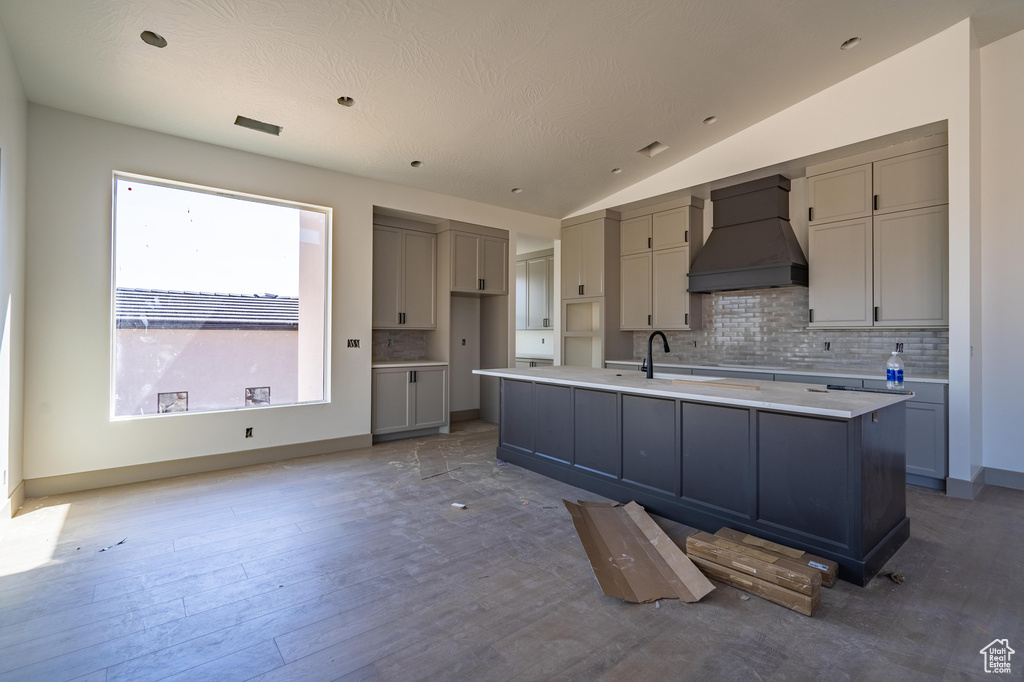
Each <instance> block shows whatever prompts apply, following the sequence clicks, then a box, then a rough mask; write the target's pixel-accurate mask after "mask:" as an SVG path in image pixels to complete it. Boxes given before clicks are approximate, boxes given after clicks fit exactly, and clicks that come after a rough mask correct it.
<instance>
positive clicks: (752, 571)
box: [686, 531, 821, 596]
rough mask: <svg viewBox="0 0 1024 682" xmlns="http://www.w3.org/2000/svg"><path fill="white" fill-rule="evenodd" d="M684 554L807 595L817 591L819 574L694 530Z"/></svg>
mask: <svg viewBox="0 0 1024 682" xmlns="http://www.w3.org/2000/svg"><path fill="white" fill-rule="evenodd" d="M686 555H687V556H688V557H690V558H691V559H692V558H694V557H700V558H701V559H704V560H705V561H710V562H712V563H716V564H718V565H720V566H726V567H729V568H734V569H736V570H738V571H740V572H742V573H746V574H748V575H752V576H755V577H757V578H760V579H761V580H764V581H765V582H769V583H774V584H776V585H781V586H782V587H785V588H787V589H790V590H793V591H795V592H799V593H800V594H806V595H808V596H810V595H812V594H814V592H815V591H816V590H818V589H819V588H821V573H820V572H819V571H818V570H817V569H814V568H811V567H810V566H808V565H807V564H806V563H804V562H801V561H799V560H797V559H790V558H788V557H779V556H776V555H774V554H769V553H768V552H765V551H763V550H761V549H758V548H757V547H753V546H751V545H744V544H743V543H741V542H735V541H733V540H729V539H728V538H723V537H719V536H717V535H711V534H710V533H702V532H700V531H698V532H696V533H694V534H693V535H691V536H690V537H688V538H686Z"/></svg>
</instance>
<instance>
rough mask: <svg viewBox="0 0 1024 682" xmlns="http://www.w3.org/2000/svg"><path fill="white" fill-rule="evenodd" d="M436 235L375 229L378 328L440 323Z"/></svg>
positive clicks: (424, 326) (375, 322) (375, 323)
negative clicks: (437, 292) (437, 294)
mask: <svg viewBox="0 0 1024 682" xmlns="http://www.w3.org/2000/svg"><path fill="white" fill-rule="evenodd" d="M436 243H437V237H436V235H433V234H430V233H427V232H418V231H415V230H403V229H398V228H392V227H385V226H380V225H375V226H374V228H373V327H374V329H435V328H436V326H437V297H436V291H437V288H436V287H437V276H436V270H437V257H436Z"/></svg>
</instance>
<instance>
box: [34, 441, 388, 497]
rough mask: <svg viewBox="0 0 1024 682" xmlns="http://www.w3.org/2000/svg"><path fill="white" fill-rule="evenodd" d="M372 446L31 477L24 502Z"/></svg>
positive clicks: (347, 444) (294, 449)
mask: <svg viewBox="0 0 1024 682" xmlns="http://www.w3.org/2000/svg"><path fill="white" fill-rule="evenodd" d="M370 445H372V439H371V437H370V434H368V433H367V434H362V435H358V436H346V437H345V438H332V439H330V440H320V441H314V442H312V443H296V444H295V445H278V446H274V447H269V448H260V449H258V450H245V451H242V452H227V453H224V454H220V455H207V456H205V457H189V458H187V459H174V460H168V461H164V462H152V463H150V464H136V465H133V466H127V467H116V468H113V469H100V470H98V471H83V472H82V473H78V474H65V475H62V476H44V477H41V478H30V479H26V480H24V481H22V486H23V492H22V501H24V498H25V497H47V496H49V495H61V494H63V493H72V492H78V491H80V490H95V489H97V488H109V487H111V486H115V485H124V484H126V483H140V482H142V481H153V480H157V479H161V478H172V477H174V476H185V475H188V474H199V473H204V472H207V471H219V470H221V469H235V468H237V467H243V466H249V465H251V464H266V463H268V462H279V461H282V460H286V459H298V458H299V457H311V456H313V455H327V454H331V453H334V452H343V451H345V450H355V449H357V448H366V447H369V446H370Z"/></svg>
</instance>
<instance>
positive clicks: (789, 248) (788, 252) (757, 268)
mask: <svg viewBox="0 0 1024 682" xmlns="http://www.w3.org/2000/svg"><path fill="white" fill-rule="evenodd" d="M711 201H712V202H713V206H712V209H713V211H714V218H713V220H712V226H711V234H710V235H709V236H708V240H707V242H705V244H704V246H703V248H701V250H700V253H699V254H697V258H696V260H694V262H693V265H692V266H691V267H690V286H689V290H690V291H691V292H693V293H701V294H706V293H711V292H713V291H731V290H735V289H760V288H768V287H791V286H807V259H806V258H805V257H804V252H803V249H801V248H800V243H799V242H798V241H797V240H796V235H795V234H793V227H792V226H791V225H790V224H789V178H784V177H782V176H781V175H772V176H770V177H767V178H761V179H760V180H752V181H750V182H744V183H743V184H741V185H733V186H732V187H724V188H722V189H717V190H714V191H713V192H711Z"/></svg>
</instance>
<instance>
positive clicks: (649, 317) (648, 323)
mask: <svg viewBox="0 0 1024 682" xmlns="http://www.w3.org/2000/svg"><path fill="white" fill-rule="evenodd" d="M647 326H648V327H650V326H651V316H650V315H648V316H647Z"/></svg>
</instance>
